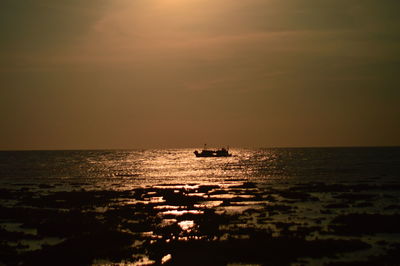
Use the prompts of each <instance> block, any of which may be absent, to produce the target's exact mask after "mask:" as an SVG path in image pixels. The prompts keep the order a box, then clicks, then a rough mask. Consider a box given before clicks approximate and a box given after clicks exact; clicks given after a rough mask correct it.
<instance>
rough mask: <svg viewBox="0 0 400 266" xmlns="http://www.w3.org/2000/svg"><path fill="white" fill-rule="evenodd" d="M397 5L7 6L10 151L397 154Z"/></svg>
mask: <svg viewBox="0 0 400 266" xmlns="http://www.w3.org/2000/svg"><path fill="white" fill-rule="evenodd" d="M399 11H400V1H398V0H335V1H334V0H326V1H321V0H84V1H83V0H57V1H56V0H2V1H1V3H0V31H1V35H0V149H1V150H13V149H103V148H106V149H108V148H157V147H162V148H173V147H177V148H179V147H199V146H200V147H201V146H202V145H203V144H204V143H208V144H209V145H210V146H216V147H219V146H224V145H230V146H232V147H292V146H296V147H298V146H379V145H400V137H399V136H400V15H399Z"/></svg>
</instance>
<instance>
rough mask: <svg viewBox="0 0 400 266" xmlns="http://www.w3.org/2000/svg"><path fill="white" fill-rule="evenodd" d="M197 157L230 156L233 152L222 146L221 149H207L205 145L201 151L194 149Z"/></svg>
mask: <svg viewBox="0 0 400 266" xmlns="http://www.w3.org/2000/svg"><path fill="white" fill-rule="evenodd" d="M194 154H195V155H196V157H230V156H232V154H231V153H229V152H228V149H226V148H221V149H219V150H207V149H206V148H205V145H204V149H203V150H202V151H201V152H198V151H197V150H195V151H194Z"/></svg>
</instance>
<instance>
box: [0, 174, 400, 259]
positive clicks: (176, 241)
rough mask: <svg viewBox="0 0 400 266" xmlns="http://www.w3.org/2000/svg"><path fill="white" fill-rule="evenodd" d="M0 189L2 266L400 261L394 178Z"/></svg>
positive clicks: (398, 210) (398, 206)
mask: <svg viewBox="0 0 400 266" xmlns="http://www.w3.org/2000/svg"><path fill="white" fill-rule="evenodd" d="M71 187H72V189H68V190H65V189H63V188H64V187H63V184H57V183H55V184H9V185H8V186H6V187H4V188H2V189H0V195H1V196H0V197H1V199H0V200H1V207H0V239H1V241H0V262H1V263H3V264H6V265H17V264H18V265H39V264H42V265H43V264H49V265H50V264H51V265H87V264H107V263H108V264H112V263H126V264H130V263H132V264H137V265H148V264H172V265H227V264H254V265H309V264H311V265H383V264H385V265H399V264H400V226H399V225H400V204H399V202H398V195H399V192H400V186H399V185H396V184H386V185H374V184H373V183H372V182H371V183H359V184H325V183H317V182H308V183H298V184H289V183H287V184H285V183H282V184H280V185H272V184H258V183H252V182H246V180H240V179H238V180H225V181H224V182H221V183H219V184H196V183H191V184H159V185H154V186H147V187H138V188H134V189H130V190H123V191H118V190H96V189H93V190H88V189H82V187H84V186H82V184H80V183H77V184H71Z"/></svg>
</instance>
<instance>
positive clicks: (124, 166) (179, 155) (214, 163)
mask: <svg viewBox="0 0 400 266" xmlns="http://www.w3.org/2000/svg"><path fill="white" fill-rule="evenodd" d="M193 151H194V149H170V150H145V151H120V153H119V154H118V155H117V156H115V155H114V156H112V157H111V158H110V157H108V156H105V157H104V158H102V159H101V160H98V161H93V162H92V164H93V167H92V168H93V170H94V171H99V169H104V170H106V169H107V170H106V172H102V173H101V174H103V175H104V174H106V175H109V178H105V176H102V177H101V178H99V179H98V180H93V181H94V182H96V181H97V182H101V183H103V182H104V181H106V182H110V183H115V182H118V181H121V179H123V182H120V184H119V185H120V186H121V187H120V189H122V188H123V189H129V188H135V187H137V186H146V185H160V184H181V185H190V184H192V185H193V184H196V185H204V184H212V183H215V184H220V185H223V184H224V183H226V182H232V181H235V180H237V181H238V180H239V181H246V180H254V179H255V178H256V179H259V178H260V177H262V179H263V180H264V181H267V180H268V178H272V175H274V174H276V173H272V172H271V171H272V170H273V169H274V168H276V166H274V165H275V164H276V160H277V158H278V155H277V154H276V152H274V151H262V152H259V153H260V154H259V156H257V152H255V151H254V150H245V149H232V150H230V152H231V153H232V154H233V156H231V157H220V158H218V157H217V158H197V157H196V156H195V155H194V153H193ZM260 162H262V164H260ZM267 166H268V171H269V172H263V170H264V168H266V167H267ZM99 177H100V176H99ZM103 185H105V184H104V183H103Z"/></svg>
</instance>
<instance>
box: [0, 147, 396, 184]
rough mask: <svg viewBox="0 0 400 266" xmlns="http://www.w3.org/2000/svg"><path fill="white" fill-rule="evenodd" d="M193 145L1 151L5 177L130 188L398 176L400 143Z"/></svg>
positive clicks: (0, 164)
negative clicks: (219, 151) (225, 148)
mask: <svg viewBox="0 0 400 266" xmlns="http://www.w3.org/2000/svg"><path fill="white" fill-rule="evenodd" d="M193 151H194V149H167V150H143V151H135V150H120V151H119V150H116V151H113V150H110V151H97V150H96V151H15V152H14V151H0V182H1V184H2V185H7V184H11V183H12V184H14V183H20V182H29V183H32V184H36V183H54V184H57V185H58V186H68V185H71V184H74V183H76V182H79V183H81V184H82V186H85V188H86V187H87V188H93V189H95V188H98V189H104V188H107V189H131V188H134V187H137V186H145V185H156V184H160V183H181V184H190V183H207V184H209V183H216V184H221V183H224V182H226V181H229V180H234V179H241V180H248V181H251V182H257V183H277V184H278V183H288V182H294V183H297V182H309V181H320V182H328V183H329V182H344V183H349V182H398V181H399V178H400V148H396V147H383V148H379V147H377V148H288V149H286V148H282V149H253V150H251V149H231V152H232V153H233V155H234V156H233V157H229V158H196V157H195V156H194V154H193Z"/></svg>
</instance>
